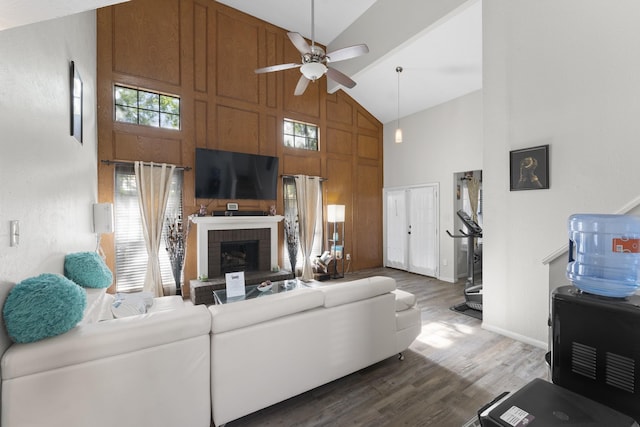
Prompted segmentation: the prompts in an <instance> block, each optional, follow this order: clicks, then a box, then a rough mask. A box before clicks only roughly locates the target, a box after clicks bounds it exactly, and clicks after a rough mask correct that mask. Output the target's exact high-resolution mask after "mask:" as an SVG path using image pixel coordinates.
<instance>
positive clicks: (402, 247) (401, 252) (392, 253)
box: [385, 189, 408, 270]
mask: <svg viewBox="0 0 640 427" xmlns="http://www.w3.org/2000/svg"><path fill="white" fill-rule="evenodd" d="M385 194H386V195H385V207H386V209H385V212H386V230H387V237H386V246H385V249H386V262H385V265H386V266H387V267H393V268H398V269H401V270H407V242H408V234H407V232H408V227H407V197H406V190H404V189H403V190H390V191H385Z"/></svg>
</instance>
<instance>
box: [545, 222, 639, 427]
mask: <svg viewBox="0 0 640 427" xmlns="http://www.w3.org/2000/svg"><path fill="white" fill-rule="evenodd" d="M568 230H569V241H570V244H569V246H570V250H569V264H568V265H567V277H568V278H569V280H571V282H572V283H573V286H563V287H560V288H557V289H556V290H555V291H554V292H553V293H552V296H551V379H552V381H553V383H554V384H557V385H560V386H562V387H564V388H566V389H569V390H572V391H575V392H577V393H579V394H581V395H583V396H586V397H588V398H590V399H592V400H595V401H597V402H600V403H603V404H605V405H607V406H609V407H611V408H614V409H617V410H618V411H620V412H622V413H624V414H627V415H629V416H631V417H633V418H634V419H635V420H640V383H639V382H638V377H639V376H640V363H639V361H640V296H637V295H635V292H636V290H637V289H638V286H639V282H640V277H639V273H640V218H638V217H635V216H629V215H572V216H571V217H570V218H569V221H568Z"/></svg>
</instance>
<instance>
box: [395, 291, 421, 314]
mask: <svg viewBox="0 0 640 427" xmlns="http://www.w3.org/2000/svg"><path fill="white" fill-rule="evenodd" d="M393 293H394V294H395V295H396V311H404V310H408V309H410V308H411V307H413V306H415V305H416V301H417V299H416V296H415V295H414V294H412V293H409V292H405V291H403V290H402V289H396V290H395V291H393Z"/></svg>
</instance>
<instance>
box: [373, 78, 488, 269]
mask: <svg viewBox="0 0 640 427" xmlns="http://www.w3.org/2000/svg"><path fill="white" fill-rule="evenodd" d="M400 127H401V128H402V132H403V139H404V142H403V143H402V144H396V143H395V142H394V132H395V129H396V121H393V122H390V123H387V124H385V125H384V187H385V188H389V187H397V186H407V185H417V184H431V183H439V184H440V267H439V268H440V277H439V278H440V279H441V280H445V281H449V282H455V280H456V279H455V275H454V262H453V260H454V241H453V239H452V238H451V237H449V236H448V235H447V233H446V232H445V230H447V229H448V230H449V231H451V232H453V231H454V230H457V228H455V223H454V220H455V218H456V216H455V211H454V200H453V199H454V194H455V184H456V183H455V182H454V181H455V179H454V174H455V173H456V172H463V171H468V170H476V169H482V93H481V91H476V92H473V93H470V94H468V95H465V96H461V97H460V98H457V99H454V100H452V101H449V102H447V103H445V104H442V105H439V106H437V107H433V108H430V109H428V110H424V111H421V112H419V113H416V114H413V115H411V116H407V117H404V118H402V119H401V120H400ZM445 263H446V264H447V265H444V264H445Z"/></svg>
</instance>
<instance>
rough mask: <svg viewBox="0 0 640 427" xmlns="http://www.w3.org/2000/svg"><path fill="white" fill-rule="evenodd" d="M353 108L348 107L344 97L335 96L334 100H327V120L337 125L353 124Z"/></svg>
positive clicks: (351, 106)
mask: <svg viewBox="0 0 640 427" xmlns="http://www.w3.org/2000/svg"><path fill="white" fill-rule="evenodd" d="M353 110H354V106H353V105H350V104H349V102H348V101H347V100H346V99H344V97H342V96H339V95H336V96H335V97H334V100H332V101H329V100H327V120H330V121H332V122H337V123H344V124H346V125H349V126H351V125H352V124H353Z"/></svg>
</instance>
